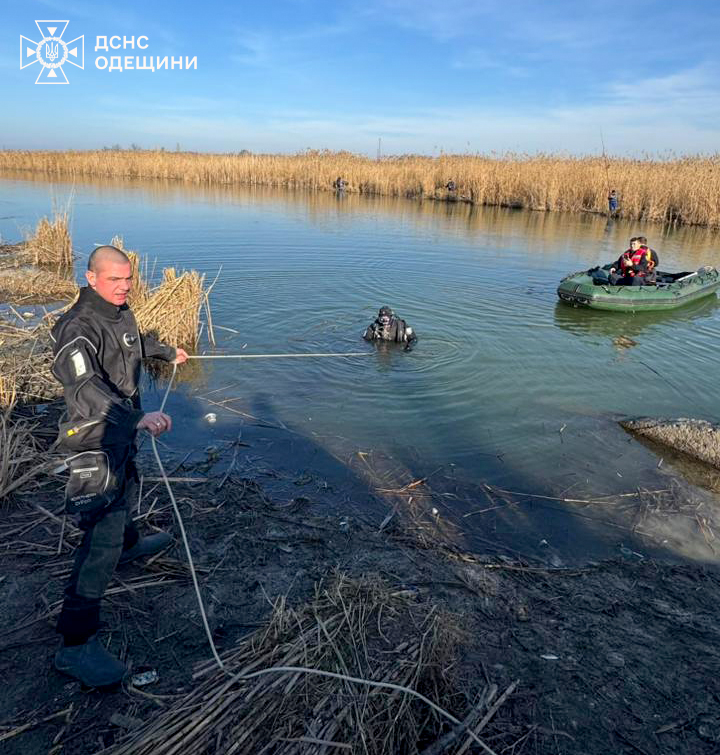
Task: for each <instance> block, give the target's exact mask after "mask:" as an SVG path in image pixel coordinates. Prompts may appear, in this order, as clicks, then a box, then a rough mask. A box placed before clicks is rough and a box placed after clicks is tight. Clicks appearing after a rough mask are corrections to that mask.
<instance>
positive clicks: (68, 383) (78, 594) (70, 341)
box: [52, 246, 187, 687]
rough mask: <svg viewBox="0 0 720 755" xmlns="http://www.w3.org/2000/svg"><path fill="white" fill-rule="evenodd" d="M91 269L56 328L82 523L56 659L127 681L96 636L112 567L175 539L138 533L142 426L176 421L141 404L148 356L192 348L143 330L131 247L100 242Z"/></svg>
mask: <svg viewBox="0 0 720 755" xmlns="http://www.w3.org/2000/svg"><path fill="white" fill-rule="evenodd" d="M86 277H87V280H88V284H89V285H88V286H87V287H86V288H82V289H81V290H80V296H79V298H78V300H77V302H76V303H75V304H74V305H73V306H72V307H71V309H70V310H69V311H68V312H66V313H65V314H64V315H63V316H62V317H61V318H60V319H59V320H58V322H57V324H56V325H55V327H54V328H53V331H52V337H53V341H54V343H53V352H54V357H55V358H54V360H53V365H52V372H53V375H54V376H55V377H56V378H57V379H58V380H59V381H60V382H61V383H62V386H63V390H64V393H65V402H66V404H67V414H68V420H67V421H66V422H63V423H61V425H60V437H59V443H60V448H61V449H63V450H64V451H65V452H66V453H68V456H69V458H68V459H67V464H68V467H69V470H70V478H69V481H68V485H67V488H66V511H67V513H69V514H77V515H79V519H80V528H81V530H82V531H83V533H84V534H83V539H82V543H81V544H80V547H79V548H78V549H77V551H76V554H75V563H74V566H73V570H72V574H71V576H70V581H69V583H68V585H67V587H66V590H65V600H64V602H63V606H62V611H61V613H60V618H59V620H58V624H57V631H58V632H59V633H60V634H61V635H62V636H63V647H62V648H61V649H60V650H58V652H57V653H56V655H55V667H56V668H57V669H58V670H59V671H62V672H63V673H65V674H68V675H70V676H73V677H75V678H76V679H79V680H80V681H82V682H83V683H84V684H86V685H88V686H90V687H103V686H107V685H111V684H115V683H117V682H119V681H121V679H122V677H123V676H124V675H125V673H126V671H127V669H126V667H125V665H124V664H123V663H122V662H121V661H120V660H119V659H118V658H116V657H115V656H113V655H111V654H110V653H109V652H108V651H107V650H106V649H105V648H104V647H103V645H102V644H101V643H100V641H99V640H98V638H97V632H98V628H99V623H100V600H101V598H102V596H103V594H104V592H105V589H106V588H107V586H108V583H109V582H110V579H111V578H112V574H113V571H114V570H115V567H116V566H117V564H118V562H128V561H132V560H133V559H135V558H138V557H140V556H148V555H151V554H154V553H159V552H160V551H161V550H163V549H164V548H166V547H167V546H168V545H169V544H170V543H171V542H172V538H171V537H170V535H168V534H166V533H164V532H160V533H156V534H154V535H150V536H148V537H141V536H140V535H139V534H138V531H137V530H136V528H135V526H134V524H133V522H132V519H131V517H130V512H129V509H130V503H131V499H132V494H133V489H134V487H135V483H136V481H137V471H136V469H135V463H134V456H135V453H136V451H137V449H136V446H135V438H136V435H137V432H138V431H139V430H147V431H148V432H150V433H151V434H152V435H160V434H161V433H163V432H166V431H168V430H170V429H171V427H172V421H171V419H170V417H169V416H168V415H167V414H163V413H162V412H149V413H148V414H146V413H145V412H143V410H142V407H141V405H140V395H139V392H138V382H139V380H140V373H141V368H142V359H143V358H144V357H157V358H159V359H163V360H165V361H167V362H172V361H174V362H176V363H178V364H180V363H182V362H184V361H185V360H186V359H187V353H186V352H185V351H184V350H183V349H174V348H173V347H171V346H165V345H164V344H162V343H159V342H158V341H156V340H155V339H154V338H152V337H150V336H143V335H142V334H140V333H139V332H138V328H137V323H136V322H135V317H134V316H133V313H132V312H131V311H130V309H129V308H128V306H127V303H126V301H127V297H128V293H129V292H130V289H131V285H132V269H131V265H130V260H129V259H128V258H127V256H126V255H125V253H124V252H122V251H120V250H119V249H116V248H115V247H112V246H102V247H98V248H97V249H96V250H95V251H94V252H93V253H92V254H91V255H90V258H89V259H88V270H87V272H86Z"/></svg>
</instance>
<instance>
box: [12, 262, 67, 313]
mask: <svg viewBox="0 0 720 755" xmlns="http://www.w3.org/2000/svg"><path fill="white" fill-rule="evenodd" d="M77 293H78V286H77V283H75V279H74V278H72V277H68V276H66V275H62V274H60V275H59V274H58V273H56V272H54V271H53V270H42V269H38V268H35V267H18V268H4V269H0V301H2V302H9V303H10V304H47V303H49V302H60V301H68V300H72V299H74V298H75V297H76V296H77Z"/></svg>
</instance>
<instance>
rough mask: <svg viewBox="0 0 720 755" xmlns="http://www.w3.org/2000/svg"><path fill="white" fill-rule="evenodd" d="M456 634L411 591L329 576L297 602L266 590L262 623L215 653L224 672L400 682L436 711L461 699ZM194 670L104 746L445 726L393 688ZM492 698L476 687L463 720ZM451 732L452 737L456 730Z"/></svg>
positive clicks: (159, 753)
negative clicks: (132, 727) (181, 687)
mask: <svg viewBox="0 0 720 755" xmlns="http://www.w3.org/2000/svg"><path fill="white" fill-rule="evenodd" d="M461 639H462V633H461V632H460V630H459V629H458V624H457V619H456V618H455V617H454V616H452V615H449V614H447V613H443V612H441V611H439V610H438V609H437V608H436V607H435V606H431V605H428V604H427V603H425V602H421V601H419V600H418V599H417V595H416V593H414V592H413V591H409V590H397V589H393V588H391V587H389V586H388V585H387V584H385V583H384V582H382V581H381V580H380V579H379V578H376V577H375V578H374V577H364V578H360V579H349V578H347V577H346V576H343V575H342V574H336V575H334V577H333V578H332V579H331V580H330V581H329V583H328V584H322V583H320V584H319V585H318V586H317V587H316V592H315V596H314V598H313V599H312V600H311V601H310V602H309V603H308V604H306V605H304V606H302V607H300V608H298V609H293V608H291V607H289V606H288V605H287V603H286V601H285V599H284V597H280V598H278V600H277V601H276V602H275V604H274V610H273V614H272V616H271V618H270V620H269V622H268V625H267V626H266V627H264V628H262V629H260V630H258V631H256V632H255V633H254V634H253V635H251V636H250V637H249V638H247V639H245V640H243V641H241V642H240V643H239V644H238V645H237V646H236V647H235V648H234V649H232V650H230V651H228V652H226V653H224V654H223V662H224V663H225V666H226V670H227V672H228V673H229V674H231V675H235V674H247V673H250V672H253V671H257V670H259V669H262V668H268V667H271V666H295V667H297V666H302V667H306V668H307V667H309V668H311V669H319V670H324V671H331V672H337V673H340V674H344V675H346V676H348V675H349V676H354V677H359V678H362V679H366V680H371V681H382V682H386V683H390V684H397V685H401V686H403V687H407V686H409V687H411V688H412V689H414V690H416V691H418V692H421V693H422V694H425V695H426V696H428V697H429V698H430V699H432V700H434V701H438V702H440V704H441V705H442V706H443V707H445V708H448V707H452V706H453V705H454V704H460V705H462V707H466V706H467V700H466V699H465V696H464V695H463V694H459V693H458V690H457V689H455V684H454V679H453V672H452V668H453V666H454V665H455V657H456V653H457V651H458V648H459V646H460V643H461ZM194 679H196V680H200V681H199V683H198V685H197V687H196V688H195V689H194V690H193V691H191V692H190V693H189V694H187V695H185V696H183V697H181V698H179V699H177V700H176V701H175V702H174V703H173V705H172V707H171V708H169V709H168V710H167V711H166V712H164V713H162V714H161V715H159V716H156V717H154V719H153V720H152V721H151V722H150V723H149V724H147V725H146V726H144V727H143V728H142V729H141V730H140V731H138V732H137V733H135V734H134V735H131V737H130V738H129V739H127V740H126V741H125V742H123V743H121V744H119V745H118V746H115V747H113V748H111V749H110V750H107V751H105V752H106V753H107V755H110V754H112V755H131V753H132V755H145V754H147V755H150V753H152V755H171V753H178V752H198V753H199V752H217V753H220V752H222V753H227V755H230V754H231V753H245V752H256V753H260V752H273V753H275V754H276V755H281V754H282V755H286V754H290V753H298V754H299V753H303V754H307V753H321V752H332V751H335V750H341V751H346V752H357V753H361V752H362V753H365V754H366V755H371V754H374V753H377V754H378V755H379V753H389V752H392V753H408V754H410V753H412V754H416V753H418V752H420V751H421V750H422V748H423V746H426V745H428V743H432V742H435V741H436V740H437V738H438V736H439V735H440V734H441V732H442V731H443V730H445V731H447V727H446V722H445V721H444V720H443V719H441V718H440V717H439V716H438V715H437V714H436V713H435V712H434V711H432V710H431V709H430V708H428V707H427V706H426V705H425V704H423V703H422V702H420V701H418V700H417V699H416V698H414V697H412V696H410V695H408V694H407V693H403V692H402V691H400V690H388V689H384V688H379V687H372V686H370V687H365V686H358V685H355V684H352V683H350V682H348V681H343V680H339V679H328V678H326V677H319V676H315V675H307V674H303V673H300V672H292V671H287V672H286V671H281V672H277V673H271V674H267V675H262V676H257V677H255V678H253V679H251V680H248V681H237V680H233V679H232V678H230V677H229V676H228V675H227V674H226V673H224V672H223V671H221V670H219V669H218V668H217V666H215V665H214V663H213V662H208V663H205V664H201V665H200V666H199V667H198V668H197V670H196V672H195V674H194ZM495 689H496V688H495ZM492 697H494V695H492V696H491V695H483V696H481V698H482V705H481V706H476V708H475V709H474V710H473V711H472V714H474V715H476V717H475V718H474V719H473V720H472V721H471V725H473V726H476V725H477V721H478V719H479V718H480V716H481V715H482V713H484V712H486V711H485V709H484V706H485V704H487V707H488V708H489V707H490V702H491V700H492ZM486 718H487V717H486ZM488 721H489V718H488V719H487V720H485V719H483V722H481V723H483V726H484V725H487V723H488ZM476 733H477V732H476ZM455 737H459V741H460V744H461V745H462V743H463V742H465V741H466V740H468V734H467V730H465V729H464V728H461V729H460V730H459V731H458V732H457V733H456V734H455ZM421 743H423V744H421ZM430 746H431V747H432V745H430ZM467 746H468V745H467V744H465V749H467ZM447 751H448V750H447V749H445V748H444V747H443V748H442V749H441V750H438V752H447ZM456 751H458V752H459V751H463V752H464V751H465V750H456Z"/></svg>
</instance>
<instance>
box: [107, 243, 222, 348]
mask: <svg viewBox="0 0 720 755" xmlns="http://www.w3.org/2000/svg"><path fill="white" fill-rule="evenodd" d="M111 243H112V245H113V246H115V247H117V248H118V249H122V250H123V251H124V252H125V253H126V254H127V256H128V257H129V258H130V263H131V265H132V274H133V279H132V289H131V292H130V296H129V297H128V304H129V306H130V307H131V309H132V311H133V313H134V314H135V319H136V320H137V324H138V328H139V329H140V331H141V332H142V333H151V334H152V335H154V336H155V337H156V338H158V339H159V340H160V341H162V342H163V343H167V344H170V345H172V346H180V347H182V348H186V349H194V348H195V347H196V346H197V342H198V339H199V337H200V328H201V324H200V313H201V311H202V308H203V307H205V310H206V315H207V321H208V335H209V337H210V340H211V341H213V342H214V337H213V332H212V316H211V314H210V303H209V294H210V290H211V289H212V285H211V286H209V287H207V289H206V287H205V276H203V275H200V274H199V273H198V272H197V271H195V270H186V271H184V272H182V273H180V274H178V273H177V271H176V270H175V268H174V267H166V268H164V269H163V274H162V282H161V283H160V284H159V285H158V286H156V287H155V288H153V287H151V285H150V276H151V273H150V274H149V273H148V263H147V260H143V259H142V258H141V257H140V256H139V255H138V253H137V252H134V251H131V250H128V249H125V246H124V242H123V239H122V237H121V236H115V237H113V240H112V242H111Z"/></svg>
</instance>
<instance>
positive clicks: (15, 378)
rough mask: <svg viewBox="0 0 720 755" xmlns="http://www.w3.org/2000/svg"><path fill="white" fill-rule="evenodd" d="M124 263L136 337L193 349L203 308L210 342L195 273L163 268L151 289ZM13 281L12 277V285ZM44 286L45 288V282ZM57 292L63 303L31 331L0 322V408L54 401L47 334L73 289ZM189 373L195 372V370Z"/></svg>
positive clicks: (204, 294)
mask: <svg viewBox="0 0 720 755" xmlns="http://www.w3.org/2000/svg"><path fill="white" fill-rule="evenodd" d="M113 241H115V242H118V243H119V245H120V248H122V240H118V239H117V238H116V239H113ZM130 257H131V261H132V262H133V271H134V274H135V275H136V277H137V288H136V290H135V293H136V298H135V300H134V301H133V302H131V303H132V304H133V311H134V313H135V316H136V318H137V322H138V327H139V328H140V330H141V332H144V333H152V334H153V335H154V336H155V337H156V338H158V339H159V340H160V341H162V342H163V343H166V344H169V345H171V346H179V347H182V348H185V349H194V348H195V347H196V345H197V343H198V340H199V337H200V331H201V326H202V324H201V322H200V311H201V309H202V307H205V308H206V313H207V318H208V335H209V337H210V338H211V340H212V326H211V315H210V305H209V298H208V295H209V292H210V288H211V287H206V286H205V281H204V277H203V276H202V275H200V274H198V273H197V272H196V271H195V270H189V271H185V272H183V273H181V274H178V273H177V272H176V271H175V268H166V269H164V270H163V279H162V281H161V282H160V284H159V285H157V286H155V287H151V286H150V284H149V283H148V282H147V279H146V278H145V277H144V275H143V267H144V265H143V263H142V262H141V260H140V259H139V258H138V256H137V255H135V254H134V253H132V252H131V253H130ZM4 273H8V271H7V270H5V271H0V292H2V291H3V290H4V289H3V283H2V282H3V280H4ZM33 275H37V276H38V278H37V280H38V281H39V282H40V281H42V280H43V276H44V275H46V273H44V272H38V273H36V274H33ZM17 276H20V277H19V278H18V281H20V282H19V283H18V286H20V285H21V282H22V277H23V276H22V273H21V272H20V271H18V272H17ZM15 277H16V276H15V273H13V280H14V279H15ZM25 277H26V278H27V275H25ZM33 280H34V278H33ZM33 285H35V284H33ZM38 285H39V283H38ZM45 285H46V286H47V285H50V284H49V282H47V281H46V283H45ZM20 290H22V289H20ZM61 291H62V292H64V293H65V296H63V297H60V296H58V299H65V300H66V303H65V305H64V306H63V307H61V308H60V309H58V310H56V311H55V312H53V313H50V314H49V315H48V316H46V317H44V318H43V319H42V320H41V321H40V323H38V324H37V325H35V326H30V325H27V326H25V325H24V324H23V320H22V318H21V317H20V316H19V315H18V316H17V319H18V323H17V324H16V325H13V324H11V323H2V322H0V408H1V407H7V406H10V405H11V404H12V403H13V402H15V401H17V402H19V403H37V402H39V401H48V400H50V399H53V398H56V397H57V396H59V395H60V393H61V386H60V384H59V383H58V382H57V381H56V380H55V378H54V377H53V376H52V374H51V372H50V367H51V365H52V358H53V357H52V342H51V339H50V331H51V329H52V326H53V325H54V324H55V322H56V321H57V318H58V317H59V316H60V315H61V314H62V313H63V312H64V311H65V310H66V309H67V308H68V307H69V306H70V305H71V304H72V303H73V301H74V299H75V297H76V296H77V294H78V292H79V289H78V287H77V285H75V283H74V281H68V282H67V285H65V284H63V287H62V288H59V289H58V290H57V292H56V293H58V294H59V293H60V292H61ZM53 298H55V297H53ZM8 300H12V301H22V302H25V303H29V302H31V301H34V300H35V299H34V297H33V296H32V295H31V294H30V289H28V295H27V296H26V297H24V298H23V296H20V295H19V294H18V292H17V290H16V291H15V293H14V294H13V295H12V296H10V297H9V299H8V298H6V299H5V301H8ZM192 370H193V367H191V368H190V369H189V370H186V371H185V374H186V378H190V377H192V376H195V377H197V375H191V373H192ZM194 370H195V372H197V371H198V370H199V365H196V366H195V367H194Z"/></svg>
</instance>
